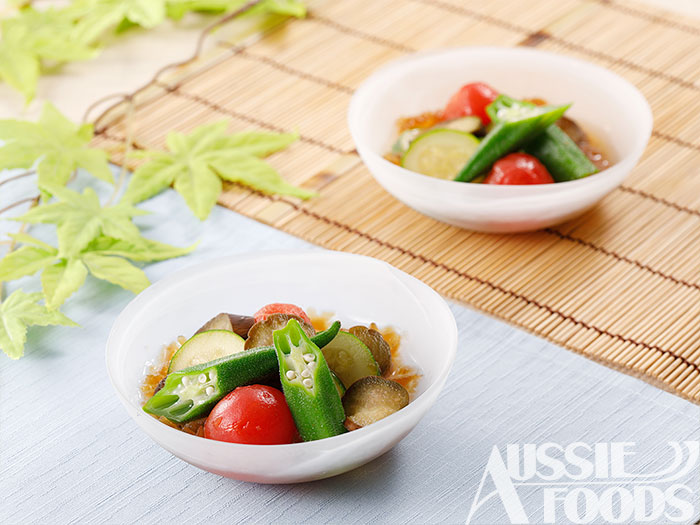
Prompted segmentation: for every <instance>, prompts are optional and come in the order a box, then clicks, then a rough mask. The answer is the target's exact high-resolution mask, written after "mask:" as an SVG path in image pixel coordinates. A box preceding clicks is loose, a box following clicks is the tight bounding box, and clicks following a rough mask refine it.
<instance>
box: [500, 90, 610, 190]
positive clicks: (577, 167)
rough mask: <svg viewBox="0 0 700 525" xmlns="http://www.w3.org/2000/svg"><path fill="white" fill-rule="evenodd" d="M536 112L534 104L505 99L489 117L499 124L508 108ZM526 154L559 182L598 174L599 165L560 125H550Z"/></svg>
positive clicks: (531, 142)
mask: <svg viewBox="0 0 700 525" xmlns="http://www.w3.org/2000/svg"><path fill="white" fill-rule="evenodd" d="M518 107H519V108H534V107H537V106H535V104H533V103H531V102H525V101H522V100H515V99H514V98H511V97H508V96H505V95H502V96H500V97H498V98H497V99H496V100H494V101H493V103H492V104H490V105H489V107H488V108H487V112H488V113H489V116H490V117H491V118H492V119H493V120H498V118H499V114H502V113H503V112H504V111H507V109H508V108H518ZM523 151H524V152H525V153H528V154H530V155H532V156H533V157H536V158H537V160H539V161H540V162H541V163H542V164H544V167H545V168H547V171H548V172H549V173H550V175H552V178H553V179H554V180H555V181H557V182H565V181H567V180H576V179H581V178H583V177H587V176H588V175H592V174H593V173H597V172H598V168H596V166H595V164H593V163H592V162H591V160H590V159H589V158H588V157H587V156H586V154H585V153H584V152H583V151H581V148H579V147H578V145H577V144H576V143H575V142H574V141H573V140H572V139H571V137H569V135H567V134H566V133H565V132H564V131H563V130H562V129H561V128H560V127H559V126H557V125H556V124H550V125H549V126H547V128H545V130H544V131H543V132H542V133H540V134H539V135H537V136H536V137H535V138H534V139H532V140H531V141H529V142H528V143H527V144H525V146H524V148H523Z"/></svg>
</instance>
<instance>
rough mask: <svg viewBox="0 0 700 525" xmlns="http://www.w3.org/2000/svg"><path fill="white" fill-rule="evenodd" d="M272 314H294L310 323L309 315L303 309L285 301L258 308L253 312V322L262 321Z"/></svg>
mask: <svg viewBox="0 0 700 525" xmlns="http://www.w3.org/2000/svg"><path fill="white" fill-rule="evenodd" d="M272 314H288V315H296V316H297V317H301V318H302V319H303V320H304V321H306V322H307V323H309V324H311V319H309V316H308V315H306V312H305V311H304V310H302V309H301V308H299V307H298V306H296V305H293V304H286V303H272V304H268V305H266V306H263V307H262V308H261V309H260V310H258V311H257V312H255V316H254V317H255V322H256V323H259V322H260V321H264V320H265V319H267V317H268V316H269V315H272Z"/></svg>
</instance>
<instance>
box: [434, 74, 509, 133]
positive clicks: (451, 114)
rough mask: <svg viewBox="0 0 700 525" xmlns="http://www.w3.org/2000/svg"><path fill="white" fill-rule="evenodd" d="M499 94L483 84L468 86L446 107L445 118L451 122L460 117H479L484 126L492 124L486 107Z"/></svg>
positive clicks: (455, 95) (477, 83) (476, 83)
mask: <svg viewBox="0 0 700 525" xmlns="http://www.w3.org/2000/svg"><path fill="white" fill-rule="evenodd" d="M497 96H498V92H497V91H496V90H495V89H493V88H492V87H491V86H488V85H486V84H484V83H483V82H474V83H473V84H466V85H464V86H462V88H461V89H460V90H459V91H457V93H455V94H454V95H452V98H451V99H450V101H449V102H448V103H447V106H445V112H444V113H445V118H446V119H447V120H451V119H453V118H459V117H469V116H472V115H474V116H477V117H479V118H480V119H481V122H483V123H484V125H486V124H488V123H489V122H491V119H490V118H489V116H488V115H487V114H486V106H488V105H489V104H490V103H491V102H493V101H494V100H495V99H496V97H497Z"/></svg>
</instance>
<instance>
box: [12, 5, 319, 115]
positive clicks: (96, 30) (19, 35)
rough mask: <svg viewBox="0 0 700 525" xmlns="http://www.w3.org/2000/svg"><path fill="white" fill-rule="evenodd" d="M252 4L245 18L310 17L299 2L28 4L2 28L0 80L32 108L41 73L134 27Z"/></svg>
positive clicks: (81, 56)
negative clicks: (41, 7)
mask: <svg viewBox="0 0 700 525" xmlns="http://www.w3.org/2000/svg"><path fill="white" fill-rule="evenodd" d="M248 4H251V5H250V8H249V9H246V10H245V14H254V13H276V14H280V15H285V16H296V17H303V16H304V15H305V13H306V10H305V7H304V4H303V3H302V2H301V1H300V0H258V1H256V2H249V1H248V2H247V0H147V1H143V0H73V1H72V2H70V3H69V4H68V5H66V6H65V7H63V8H58V9H57V8H49V9H45V10H38V9H34V8H33V7H32V6H31V2H25V3H23V4H22V5H21V8H20V9H19V11H18V12H17V14H16V15H15V16H13V17H11V18H6V19H4V20H2V22H0V33H1V35H2V38H1V39H0V79H2V80H3V81H4V82H6V83H7V84H8V85H10V86H11V87H12V88H14V89H16V90H17V91H19V92H20V93H22V94H23V95H24V97H25V100H26V101H27V102H29V101H31V100H32V99H33V98H34V95H35V93H36V86H37V82H38V79H39V76H40V74H41V71H42V70H44V69H47V68H49V67H55V66H56V65H60V64H63V63H66V62H73V61H77V60H88V59H91V58H94V57H95V56H97V55H98V54H99V51H100V46H101V45H103V44H104V43H105V41H106V39H105V37H106V36H107V35H109V34H110V33H115V32H116V33H121V32H124V31H125V30H128V29H129V28H131V27H134V26H139V27H143V28H152V27H155V26H157V25H160V24H161V23H163V21H164V20H165V19H166V18H171V19H173V20H180V19H181V18H182V17H183V16H184V15H185V14H187V13H189V12H199V13H205V14H222V13H234V12H236V11H237V10H239V9H241V8H243V7H245V6H246V5H248Z"/></svg>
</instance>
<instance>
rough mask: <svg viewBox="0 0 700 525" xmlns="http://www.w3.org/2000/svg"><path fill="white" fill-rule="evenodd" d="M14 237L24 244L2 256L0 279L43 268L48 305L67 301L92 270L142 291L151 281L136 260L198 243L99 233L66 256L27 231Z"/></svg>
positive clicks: (184, 250)
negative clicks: (179, 244)
mask: <svg viewBox="0 0 700 525" xmlns="http://www.w3.org/2000/svg"><path fill="white" fill-rule="evenodd" d="M12 237H13V238H14V239H15V241H17V242H21V243H22V244H23V246H21V247H20V248H18V249H16V250H14V251H13V252H11V253H9V254H8V255H6V256H5V257H4V258H3V259H0V281H10V280H13V279H19V278H20V277H24V276H27V275H33V274H35V273H37V272H38V271H42V274H41V284H42V289H43V293H44V298H45V300H46V305H47V307H48V308H51V309H55V308H58V307H59V306H60V305H61V304H63V303H64V302H65V301H66V299H68V298H69V297H70V296H71V295H73V293H75V292H76V291H77V290H78V289H79V288H80V287H81V286H82V285H83V284H84V282H85V279H86V277H87V275H88V273H90V274H92V275H93V276H94V277H97V278H98V279H102V280H104V281H108V282H110V283H112V284H116V285H118V286H121V287H122V288H125V289H127V290H130V291H132V292H134V293H139V292H140V291H142V290H143V289H144V288H146V287H147V286H148V285H149V284H150V283H149V281H148V278H147V277H146V274H145V273H143V271H142V270H141V269H140V268H138V267H136V266H134V265H133V264H131V263H130V262H129V261H128V260H127V259H131V260H133V261H143V262H149V261H160V260H163V259H170V258H172V257H179V256H181V255H185V254H187V253H189V252H191V251H192V250H193V249H194V248H195V246H189V247H186V248H178V247H176V246H171V245H169V244H165V243H160V242H157V241H152V240H150V239H145V238H143V237H140V236H139V237H138V238H136V239H132V240H131V241H130V242H129V241H124V240H121V239H115V238H112V237H107V236H99V237H97V238H96V239H94V240H93V241H92V242H91V243H90V244H89V245H88V246H87V247H85V249H84V250H82V251H80V252H79V253H75V254H72V255H70V256H62V255H61V254H60V253H59V250H58V249H56V248H54V247H53V246H51V245H49V244H47V243H45V242H43V241H40V240H39V239H36V238H34V237H32V236H31V235H28V234H26V233H21V234H14V235H12Z"/></svg>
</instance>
